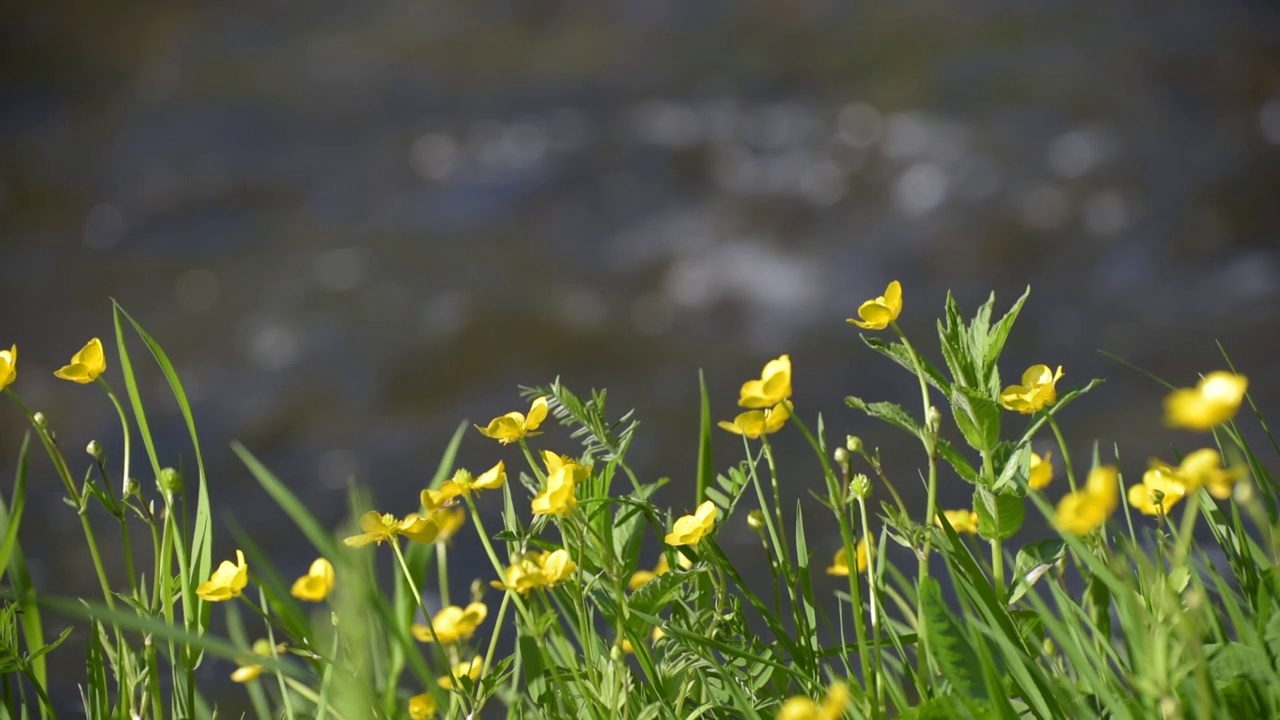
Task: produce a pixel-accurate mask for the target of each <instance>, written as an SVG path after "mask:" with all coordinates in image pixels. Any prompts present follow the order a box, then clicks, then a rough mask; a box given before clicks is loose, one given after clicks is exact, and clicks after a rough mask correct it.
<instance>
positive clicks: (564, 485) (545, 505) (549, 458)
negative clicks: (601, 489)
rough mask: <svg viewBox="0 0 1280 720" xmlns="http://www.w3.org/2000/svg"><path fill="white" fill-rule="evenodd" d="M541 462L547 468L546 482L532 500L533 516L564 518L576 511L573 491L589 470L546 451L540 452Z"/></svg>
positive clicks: (587, 474)
mask: <svg viewBox="0 0 1280 720" xmlns="http://www.w3.org/2000/svg"><path fill="white" fill-rule="evenodd" d="M542 462H543V463H545V464H546V466H547V481H546V485H545V486H544V487H543V489H542V492H540V493H538V495H537V496H536V497H534V498H533V514H535V515H555V516H557V517H564V516H566V515H568V514H569V513H571V512H573V511H574V510H575V509H577V507H578V499H577V498H576V497H574V494H573V493H574V489H575V488H576V487H577V485H578V483H580V482H582V481H583V480H586V479H587V477H589V476H590V475H591V468H589V467H587V466H585V465H579V464H578V463H576V462H574V461H573V459H572V458H569V457H567V456H564V455H557V454H555V453H553V452H550V451H547V450H544V451H543V452H542Z"/></svg>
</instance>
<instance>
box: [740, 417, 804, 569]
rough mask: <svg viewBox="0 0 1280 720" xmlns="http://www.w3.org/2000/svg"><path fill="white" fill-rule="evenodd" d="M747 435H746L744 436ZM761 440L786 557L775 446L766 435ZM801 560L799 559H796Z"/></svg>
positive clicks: (785, 537)
mask: <svg viewBox="0 0 1280 720" xmlns="http://www.w3.org/2000/svg"><path fill="white" fill-rule="evenodd" d="M744 437H745V436H744ZM760 442H761V444H762V445H763V446H764V458H765V462H767V463H768V464H769V484H770V485H772V487H773V514H774V517H775V518H776V519H777V521H778V539H779V540H781V541H782V552H783V554H784V556H785V557H788V558H790V557H791V547H790V545H788V544H787V524H786V522H784V521H783V519H782V499H781V495H780V494H779V492H778V467H777V465H776V464H774V461H773V448H772V447H770V446H769V440H768V438H766V437H765V436H764V435H761V436H760ZM796 562H797V563H799V562H800V560H799V559H797V561H796ZM791 580H792V578H791V576H790V575H788V577H787V583H788V584H790V583H791Z"/></svg>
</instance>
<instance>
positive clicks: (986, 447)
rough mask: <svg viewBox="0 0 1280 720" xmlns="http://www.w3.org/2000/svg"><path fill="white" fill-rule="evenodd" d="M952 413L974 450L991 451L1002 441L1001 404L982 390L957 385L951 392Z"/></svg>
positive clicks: (957, 425) (962, 433)
mask: <svg viewBox="0 0 1280 720" xmlns="http://www.w3.org/2000/svg"><path fill="white" fill-rule="evenodd" d="M951 414H952V415H954V416H955V419H956V427H957V428H959V430H960V434H961V435H963V436H964V439H965V440H966V441H968V443H969V446H970V447H972V448H973V449H974V450H977V451H979V452H982V453H990V452H991V450H992V448H994V447H995V446H996V444H998V443H999V442H1000V406H999V405H996V404H995V402H994V401H992V400H991V399H990V398H988V397H987V396H986V395H984V394H982V392H981V391H978V390H974V389H972V388H967V387H960V386H956V388H955V389H954V391H953V392H952V393H951Z"/></svg>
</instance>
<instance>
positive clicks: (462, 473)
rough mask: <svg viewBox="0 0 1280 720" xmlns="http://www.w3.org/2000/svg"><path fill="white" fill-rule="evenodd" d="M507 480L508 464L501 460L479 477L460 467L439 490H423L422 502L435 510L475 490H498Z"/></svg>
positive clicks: (429, 508) (441, 484)
mask: <svg viewBox="0 0 1280 720" xmlns="http://www.w3.org/2000/svg"><path fill="white" fill-rule="evenodd" d="M506 482H507V466H506V465H505V464H503V462H502V461H501V460H499V461H498V464H497V465H494V466H493V467H491V468H489V469H488V470H485V471H484V472H483V473H481V474H480V475H479V476H478V477H477V476H473V475H472V474H471V473H470V472H468V471H467V470H465V469H462V468H459V469H458V471H457V472H455V473H454V474H453V477H452V478H450V479H448V480H445V481H444V482H442V483H440V488H439V489H438V490H423V491H422V496H421V500H422V504H423V506H425V507H426V508H427V509H428V510H435V509H436V508H439V507H443V506H444V505H447V504H448V503H450V502H452V501H453V499H454V498H456V497H459V496H462V495H467V494H469V493H470V492H472V491H473V490H497V489H498V488H500V487H502V486H503V485H504V484H506Z"/></svg>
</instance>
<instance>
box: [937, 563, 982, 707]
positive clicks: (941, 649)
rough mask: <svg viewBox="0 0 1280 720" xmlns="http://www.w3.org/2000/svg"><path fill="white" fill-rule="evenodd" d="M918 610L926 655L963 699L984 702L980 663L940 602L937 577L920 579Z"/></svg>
mask: <svg viewBox="0 0 1280 720" xmlns="http://www.w3.org/2000/svg"><path fill="white" fill-rule="evenodd" d="M920 610H921V612H922V613H923V615H924V617H923V620H924V627H925V634H926V642H927V643H928V648H929V654H930V655H932V656H933V659H934V660H935V661H937V663H938V668H939V669H940V670H941V671H942V674H943V676H944V677H946V678H947V679H948V680H950V681H951V684H952V686H953V687H955V689H956V690H957V691H959V692H960V694H962V695H963V696H965V697H967V698H970V699H973V700H986V699H987V686H986V682H985V681H984V680H983V678H982V666H981V661H980V660H979V659H978V654H977V653H976V652H975V651H974V649H973V646H972V645H971V644H970V643H969V638H968V637H967V636H966V633H965V632H964V631H963V630H962V629H961V628H960V626H959V625H958V624H957V623H956V621H955V619H954V616H953V615H952V612H951V608H949V607H947V604H946V602H945V601H944V600H943V599H942V586H941V585H939V584H938V581H937V579H936V578H932V577H927V578H922V579H921V581H920Z"/></svg>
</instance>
